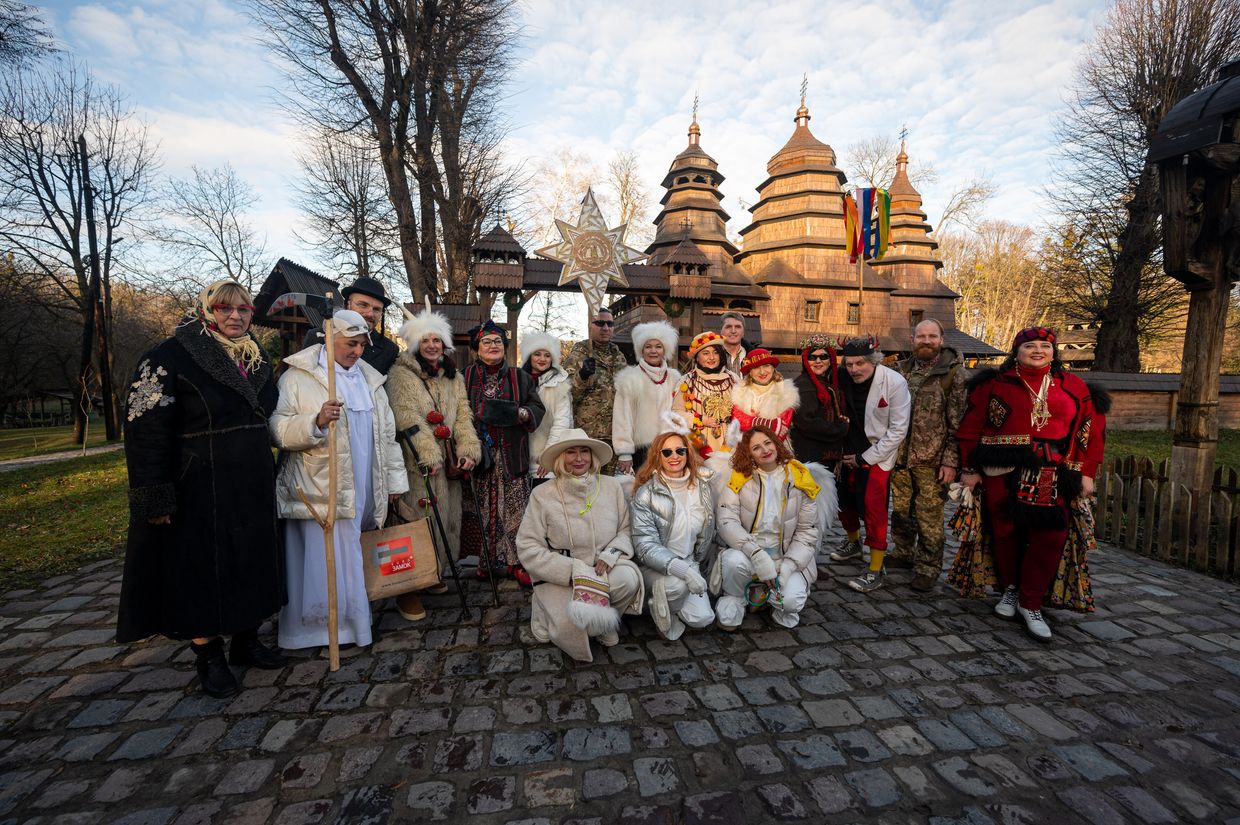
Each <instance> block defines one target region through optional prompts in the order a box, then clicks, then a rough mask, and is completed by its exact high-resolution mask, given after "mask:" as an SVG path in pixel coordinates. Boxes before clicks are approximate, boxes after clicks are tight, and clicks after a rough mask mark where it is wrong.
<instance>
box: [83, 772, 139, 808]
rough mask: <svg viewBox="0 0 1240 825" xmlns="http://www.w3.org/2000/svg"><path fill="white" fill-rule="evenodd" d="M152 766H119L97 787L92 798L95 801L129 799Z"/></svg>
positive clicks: (106, 801) (105, 801) (110, 801)
mask: <svg viewBox="0 0 1240 825" xmlns="http://www.w3.org/2000/svg"><path fill="white" fill-rule="evenodd" d="M150 772H151V769H150V768H146V767H143V768H117V769H116V770H114V771H112V773H110V774H108V776H107V778H106V779H104V780H103V783H102V784H101V785H99V786H98V787H97V788H95V792H94V794H93V795H92V796H91V798H92V799H93V800H94V801H95V802H104V803H112V802H120V801H121V800H124V799H128V798H129V797H130V796H131V795H132V794H133V792H134V791H136V790H137V789H138V788H139V787H140V786H141V785H142V783H143V781H144V780H145V779H146V777H147V775H148V774H150Z"/></svg>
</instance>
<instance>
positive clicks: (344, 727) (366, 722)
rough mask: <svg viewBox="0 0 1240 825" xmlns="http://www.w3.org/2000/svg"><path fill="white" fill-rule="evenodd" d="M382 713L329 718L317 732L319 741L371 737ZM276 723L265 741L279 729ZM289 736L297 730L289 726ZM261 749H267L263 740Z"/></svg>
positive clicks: (380, 726) (381, 721)
mask: <svg viewBox="0 0 1240 825" xmlns="http://www.w3.org/2000/svg"><path fill="white" fill-rule="evenodd" d="M384 717H385V714H383V713H349V714H345V715H342V716H331V717H329V718H328V719H327V721H326V722H324V723H323V729H322V730H321V731H319V741H320V742H322V743H324V744H330V743H332V742H341V741H343V740H345V739H352V738H353V737H355V736H372V735H374V734H376V733H378V732H379V730H380V729H381V728H382V727H383V723H384V721H385V718H384ZM280 724H282V723H277V725H276V727H274V728H272V730H271V733H269V734H268V735H267V739H271V738H272V734H275V733H276V729H277V728H279V727H280ZM290 727H291V728H292V729H291V730H289V734H290V735H296V734H297V728H296V727H295V726H290ZM263 748H264V749H268V747H267V742H266V740H264V742H263ZM281 749H283V745H282V744H281V745H279V746H277V747H276V748H274V750H281Z"/></svg>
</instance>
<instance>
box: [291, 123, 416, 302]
mask: <svg viewBox="0 0 1240 825" xmlns="http://www.w3.org/2000/svg"><path fill="white" fill-rule="evenodd" d="M297 163H298V165H299V166H300V167H301V173H302V176H301V178H300V179H299V180H298V181H296V183H295V184H294V185H295V187H296V190H297V197H296V202H297V206H298V208H300V209H301V212H302V215H303V216H304V219H305V222H306V228H307V232H306V234H305V235H302V234H300V233H298V235H297V237H298V238H299V239H300V240H302V241H304V242H306V243H308V244H310V245H312V246H314V247H316V248H317V249H318V250H319V251H320V252H321V253H322V254H323V255H324V256H325V257H326V258H327V260H328V261H329V262H330V263H331V266H332V269H333V270H335V271H336V272H337V273H338V274H340V275H341V276H342V277H344V278H345V279H348V280H352V279H354V278H359V277H367V278H376V279H378V280H380V281H385V282H386V281H389V280H391V279H392V278H394V277H399V276H398V275H397V273H398V272H399V271H400V270H401V260H400V249H399V246H400V240H399V238H398V233H397V231H396V218H395V212H394V210H393V209H392V202H391V200H389V199H388V196H387V192H386V190H385V188H384V179H383V170H382V169H381V168H380V165H379V149H378V147H377V146H376V145H375V144H374V142H373V141H370V140H367V139H366V138H364V137H363V136H362V135H359V134H340V133H338V132H335V131H332V130H330V129H320V130H319V131H318V132H317V133H316V134H315V135H314V137H313V138H312V139H311V140H310V142H309V148H307V149H306V150H305V151H304V152H302V153H300V154H299V155H298V156H297ZM400 280H402V281H403V280H404V278H403V277H400Z"/></svg>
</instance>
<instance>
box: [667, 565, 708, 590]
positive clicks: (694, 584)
mask: <svg viewBox="0 0 1240 825" xmlns="http://www.w3.org/2000/svg"><path fill="white" fill-rule="evenodd" d="M667 572H668V574H669V575H672V576H675V577H676V578H678V579H682V580H683V581H684V583H685V585H686V586H687V587H688V588H689V592H690V593H693V594H698V593H705V592H706V579H704V578H702V574H701V573H699V572H698V571H697V568H696V567H694V566H693V565H692V564H689V562H687V561H685V560H684V559H673V560H672V561H671V563H670V564H668V565H667Z"/></svg>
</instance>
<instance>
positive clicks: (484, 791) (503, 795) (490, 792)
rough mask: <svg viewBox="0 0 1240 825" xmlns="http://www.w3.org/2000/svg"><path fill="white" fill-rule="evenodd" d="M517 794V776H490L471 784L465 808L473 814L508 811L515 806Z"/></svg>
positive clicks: (467, 792)
mask: <svg viewBox="0 0 1240 825" xmlns="http://www.w3.org/2000/svg"><path fill="white" fill-rule="evenodd" d="M516 795H517V779H516V777H513V776H490V777H487V778H486V779H479V780H477V781H476V782H473V783H471V784H470V786H469V788H468V790H467V791H466V795H465V808H466V810H468V811H469V812H470V813H471V814H493V813H496V812H498V811H506V810H508V809H509V808H511V807H512V806H513V804H514V802H515V801H516Z"/></svg>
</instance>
